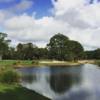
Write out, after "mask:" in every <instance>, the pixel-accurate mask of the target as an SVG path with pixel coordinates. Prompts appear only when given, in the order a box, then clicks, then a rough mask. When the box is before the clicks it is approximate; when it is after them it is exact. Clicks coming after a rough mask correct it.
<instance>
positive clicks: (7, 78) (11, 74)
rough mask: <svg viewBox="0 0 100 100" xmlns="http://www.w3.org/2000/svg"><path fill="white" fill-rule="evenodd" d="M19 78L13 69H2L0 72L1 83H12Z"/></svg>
mask: <svg viewBox="0 0 100 100" xmlns="http://www.w3.org/2000/svg"><path fill="white" fill-rule="evenodd" d="M19 80H20V75H19V74H18V73H17V72H16V71H13V70H9V71H4V72H2V74H1V78H0V81H1V82H2V83H7V84H13V83H18V82H19Z"/></svg>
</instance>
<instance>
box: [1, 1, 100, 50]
mask: <svg viewBox="0 0 100 100" xmlns="http://www.w3.org/2000/svg"><path fill="white" fill-rule="evenodd" d="M0 32H4V33H7V34H8V38H9V39H11V40H12V42H11V45H12V46H16V45H17V44H18V43H19V42H21V43H27V42H32V43H34V44H36V45H37V46H39V47H45V46H46V44H47V43H48V42H49V39H50V38H51V37H52V36H53V35H55V34H57V33H62V34H64V35H66V36H68V37H69V38H70V39H71V40H76V41H79V42H80V43H81V44H82V45H83V47H84V49H85V50H94V49H97V48H100V0H0Z"/></svg>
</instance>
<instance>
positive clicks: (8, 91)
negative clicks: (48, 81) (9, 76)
mask: <svg viewBox="0 0 100 100" xmlns="http://www.w3.org/2000/svg"><path fill="white" fill-rule="evenodd" d="M0 100H50V99H48V98H45V97H43V96H41V95H39V94H37V93H35V92H33V91H30V90H27V89H25V88H23V87H21V86H19V85H7V84H0Z"/></svg>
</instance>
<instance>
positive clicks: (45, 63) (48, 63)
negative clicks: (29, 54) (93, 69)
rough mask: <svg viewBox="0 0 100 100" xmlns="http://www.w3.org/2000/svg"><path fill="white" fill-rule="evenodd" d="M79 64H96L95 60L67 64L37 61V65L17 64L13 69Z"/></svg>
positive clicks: (67, 62) (63, 62)
mask: <svg viewBox="0 0 100 100" xmlns="http://www.w3.org/2000/svg"><path fill="white" fill-rule="evenodd" d="M81 64H96V61H95V60H79V61H77V62H69V61H55V60H54V61H45V60H43V61H38V64H32V65H24V64H22V65H21V64H18V65H14V68H27V67H29V68H31V67H42V66H51V67H52V66H78V65H81Z"/></svg>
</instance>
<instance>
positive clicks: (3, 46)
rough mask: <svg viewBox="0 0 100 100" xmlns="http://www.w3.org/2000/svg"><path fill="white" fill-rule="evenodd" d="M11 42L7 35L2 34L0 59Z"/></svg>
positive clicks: (0, 34) (0, 36) (0, 38)
mask: <svg viewBox="0 0 100 100" xmlns="http://www.w3.org/2000/svg"><path fill="white" fill-rule="evenodd" d="M9 42H10V40H8V39H7V34H5V33H0V57H1V59H2V56H3V54H5V53H6V51H7V50H8V43H9Z"/></svg>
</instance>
